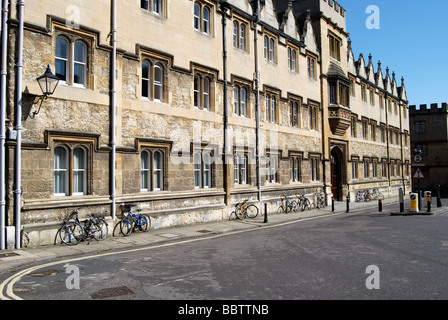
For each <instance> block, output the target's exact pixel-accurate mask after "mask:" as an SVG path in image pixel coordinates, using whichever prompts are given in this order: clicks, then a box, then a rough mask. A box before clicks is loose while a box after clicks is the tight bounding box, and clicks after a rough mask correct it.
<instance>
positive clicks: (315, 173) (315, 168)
mask: <svg viewBox="0 0 448 320" xmlns="http://www.w3.org/2000/svg"><path fill="white" fill-rule="evenodd" d="M310 170H311V172H310V180H311V181H319V159H318V158H310Z"/></svg>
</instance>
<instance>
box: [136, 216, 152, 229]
mask: <svg viewBox="0 0 448 320" xmlns="http://www.w3.org/2000/svg"><path fill="white" fill-rule="evenodd" d="M138 227H139V229H140V230H141V231H143V232H148V231H149V229H150V228H151V219H149V216H148V215H146V214H142V215H141V216H140V217H139V218H138Z"/></svg>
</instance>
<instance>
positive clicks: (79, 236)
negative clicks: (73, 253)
mask: <svg viewBox="0 0 448 320" xmlns="http://www.w3.org/2000/svg"><path fill="white" fill-rule="evenodd" d="M80 208H81V207H79V208H78V210H79V209H80ZM78 210H74V211H72V213H71V214H70V216H69V217H68V219H66V220H65V221H64V224H63V225H62V227H61V228H60V229H59V237H60V238H61V241H62V242H63V243H65V244H66V245H70V246H73V245H77V244H78V243H79V242H81V241H82V240H87V239H89V238H94V239H95V240H97V241H101V240H104V239H106V237H107V235H108V233H109V226H108V224H107V222H106V220H105V219H104V217H96V216H95V214H94V213H92V214H89V215H88V217H89V219H86V220H84V222H83V223H81V222H80V221H79V217H78ZM71 220H72V221H71Z"/></svg>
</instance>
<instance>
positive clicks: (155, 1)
mask: <svg viewBox="0 0 448 320" xmlns="http://www.w3.org/2000/svg"><path fill="white" fill-rule="evenodd" d="M162 6H163V0H141V1H140V8H142V9H144V10H147V11H149V12H152V13H154V14H157V15H162Z"/></svg>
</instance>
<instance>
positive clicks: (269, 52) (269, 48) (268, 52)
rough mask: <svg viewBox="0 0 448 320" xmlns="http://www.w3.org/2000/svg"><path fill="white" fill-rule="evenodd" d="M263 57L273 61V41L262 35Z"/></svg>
mask: <svg viewBox="0 0 448 320" xmlns="http://www.w3.org/2000/svg"><path fill="white" fill-rule="evenodd" d="M264 59H265V60H266V61H269V62H275V41H274V38H270V37H268V36H264Z"/></svg>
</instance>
